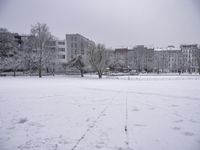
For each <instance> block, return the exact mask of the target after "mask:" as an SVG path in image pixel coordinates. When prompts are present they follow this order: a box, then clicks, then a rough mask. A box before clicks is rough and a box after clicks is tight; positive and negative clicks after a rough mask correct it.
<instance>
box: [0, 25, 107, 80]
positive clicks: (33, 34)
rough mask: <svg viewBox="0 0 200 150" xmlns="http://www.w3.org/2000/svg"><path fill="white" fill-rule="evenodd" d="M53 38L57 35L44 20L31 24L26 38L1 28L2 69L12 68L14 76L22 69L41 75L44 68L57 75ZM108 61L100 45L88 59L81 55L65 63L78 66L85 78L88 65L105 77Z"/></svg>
mask: <svg viewBox="0 0 200 150" xmlns="http://www.w3.org/2000/svg"><path fill="white" fill-rule="evenodd" d="M21 38H23V39H21ZM53 41H55V37H54V36H53V35H52V34H51V33H50V31H49V28H48V26H47V25H46V24H42V23H37V24H35V25H33V26H31V30H30V35H29V36H24V37H23V36H19V35H18V34H14V33H11V32H9V31H8V30H7V29H0V72H1V71H13V75H14V76H15V73H16V71H19V70H20V71H23V72H28V73H30V74H32V73H35V72H36V71H37V72H38V76H39V77H42V75H43V74H42V73H43V71H44V70H46V73H52V75H54V72H55V65H56V58H57V56H58V54H57V49H56V45H53V46H52V44H51V43H50V42H53ZM54 44H55V43H54ZM88 60H89V64H88ZM107 63H108V55H107V53H106V49H105V46H104V45H101V44H98V45H96V46H95V47H93V48H92V49H90V50H88V54H87V60H86V59H83V57H82V55H79V56H77V57H76V58H74V59H72V60H71V61H69V62H68V63H67V64H66V66H68V67H76V68H77V69H78V70H80V73H81V76H82V77H83V76H84V72H85V71H86V67H88V65H90V66H91V67H92V69H93V71H96V72H97V73H98V76H99V78H102V74H103V72H104V70H105V68H106V66H107Z"/></svg>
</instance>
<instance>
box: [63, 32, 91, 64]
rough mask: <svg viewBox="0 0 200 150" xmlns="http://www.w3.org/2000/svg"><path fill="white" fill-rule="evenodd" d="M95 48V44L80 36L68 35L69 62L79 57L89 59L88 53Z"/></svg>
mask: <svg viewBox="0 0 200 150" xmlns="http://www.w3.org/2000/svg"><path fill="white" fill-rule="evenodd" d="M94 46H95V42H93V41H91V40H89V39H87V38H86V37H84V36H82V35H80V34H66V50H67V61H70V60H71V59H73V58H74V57H76V56H78V55H83V56H85V57H87V54H88V51H89V50H90V49H92V48H93V47H94Z"/></svg>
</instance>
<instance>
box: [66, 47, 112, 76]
mask: <svg viewBox="0 0 200 150" xmlns="http://www.w3.org/2000/svg"><path fill="white" fill-rule="evenodd" d="M86 57H87V58H86V59H84V58H83V56H82V55H78V56H77V57H75V58H74V59H72V60H71V61H69V62H68V63H67V66H68V67H75V68H76V69H78V70H79V71H80V73H81V77H83V76H84V72H85V71H86V70H87V69H86V68H88V66H91V67H92V70H93V71H95V72H97V74H98V77H99V78H102V75H103V73H104V71H105V69H106V68H107V67H108V64H109V54H108V51H107V50H106V48H105V46H104V45H102V44H97V45H96V46H95V47H93V48H92V49H89V50H88V53H87V56H86Z"/></svg>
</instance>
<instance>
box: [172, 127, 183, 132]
mask: <svg viewBox="0 0 200 150" xmlns="http://www.w3.org/2000/svg"><path fill="white" fill-rule="evenodd" d="M172 129H173V130H176V131H178V130H181V128H180V127H172Z"/></svg>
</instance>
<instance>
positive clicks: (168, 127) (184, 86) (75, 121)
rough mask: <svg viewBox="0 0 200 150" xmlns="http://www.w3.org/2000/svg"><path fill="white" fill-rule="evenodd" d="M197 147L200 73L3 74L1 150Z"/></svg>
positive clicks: (0, 81) (181, 149) (174, 149)
mask: <svg viewBox="0 0 200 150" xmlns="http://www.w3.org/2000/svg"><path fill="white" fill-rule="evenodd" d="M18 149H19V150H75V149H76V150H96V149H100V150H114V149H116V150H199V149H200V78H199V77H198V76H180V77H177V76H174V77H173V76H172V77H170V76H166V77H165V76H163V77H161V76H159V77H157V76H145V77H131V78H129V79H128V77H122V78H121V79H117V78H116V77H114V78H113V79H107V78H104V79H100V80H99V79H97V78H96V77H86V78H79V77H66V76H56V77H43V78H41V79H39V78H37V77H16V78H14V77H2V78H0V150H18Z"/></svg>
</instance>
